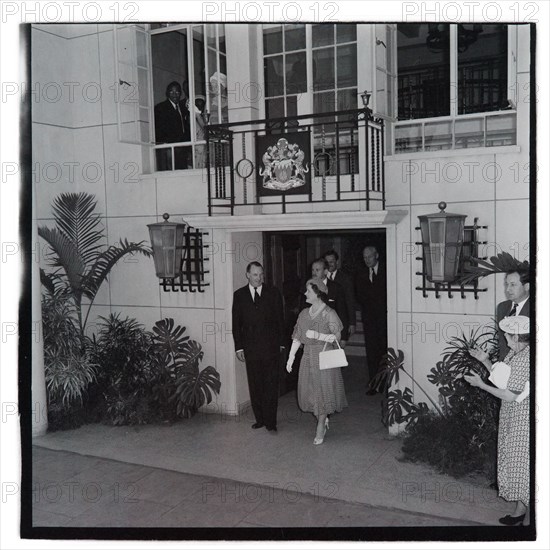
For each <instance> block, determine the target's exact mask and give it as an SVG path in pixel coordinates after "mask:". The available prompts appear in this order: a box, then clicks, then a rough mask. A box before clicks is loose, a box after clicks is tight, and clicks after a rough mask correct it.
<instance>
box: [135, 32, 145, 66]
mask: <svg viewBox="0 0 550 550" xmlns="http://www.w3.org/2000/svg"><path fill="white" fill-rule="evenodd" d="M136 42H137V43H136V48H137V64H138V65H139V66H140V67H147V40H146V36H145V33H144V32H140V31H136Z"/></svg>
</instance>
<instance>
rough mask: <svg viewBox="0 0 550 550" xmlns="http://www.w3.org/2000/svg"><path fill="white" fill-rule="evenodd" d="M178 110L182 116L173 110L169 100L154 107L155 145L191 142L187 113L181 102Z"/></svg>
mask: <svg viewBox="0 0 550 550" xmlns="http://www.w3.org/2000/svg"><path fill="white" fill-rule="evenodd" d="M179 108H180V112H181V115H182V116H180V115H179V113H178V112H177V111H176V109H174V106H173V105H172V103H171V102H170V100H169V99H167V100H166V101H163V102H162V103H158V104H157V105H155V139H156V142H157V143H177V142H179V141H190V140H191V126H190V123H189V111H188V110H187V108H186V107H185V103H184V102H183V101H180V103H179ZM182 117H183V121H182Z"/></svg>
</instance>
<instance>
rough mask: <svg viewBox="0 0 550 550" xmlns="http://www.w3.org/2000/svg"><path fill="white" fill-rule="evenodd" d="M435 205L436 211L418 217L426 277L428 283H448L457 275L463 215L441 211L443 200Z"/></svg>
mask: <svg viewBox="0 0 550 550" xmlns="http://www.w3.org/2000/svg"><path fill="white" fill-rule="evenodd" d="M438 207H439V209H440V212H437V213H436V214H427V215H424V216H418V219H419V220H420V230H421V232H422V249H423V252H424V259H425V262H426V277H427V279H428V280H429V281H430V282H432V283H452V282H453V281H455V280H456V278H457V275H458V268H459V264H460V256H461V252H462V244H463V242H464V221H465V219H466V215H465V214H449V213H447V212H445V208H447V203H446V202H440V203H439V204H438Z"/></svg>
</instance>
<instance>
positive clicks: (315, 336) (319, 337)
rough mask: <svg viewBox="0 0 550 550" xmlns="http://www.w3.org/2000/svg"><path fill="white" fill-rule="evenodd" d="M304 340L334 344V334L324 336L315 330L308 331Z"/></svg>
mask: <svg viewBox="0 0 550 550" xmlns="http://www.w3.org/2000/svg"><path fill="white" fill-rule="evenodd" d="M306 338H311V339H313V340H321V341H322V342H336V336H335V335H334V334H332V333H331V334H324V333H322V332H317V331H316V330H308V331H307V332H306Z"/></svg>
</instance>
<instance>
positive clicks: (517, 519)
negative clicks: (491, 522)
mask: <svg viewBox="0 0 550 550" xmlns="http://www.w3.org/2000/svg"><path fill="white" fill-rule="evenodd" d="M524 519H525V514H523V515H521V516H511V515H510V514H508V515H507V516H504V517H503V518H500V519H499V520H498V521H499V522H500V523H502V525H517V524H518V523H521V522H522V521H523V520H524Z"/></svg>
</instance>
